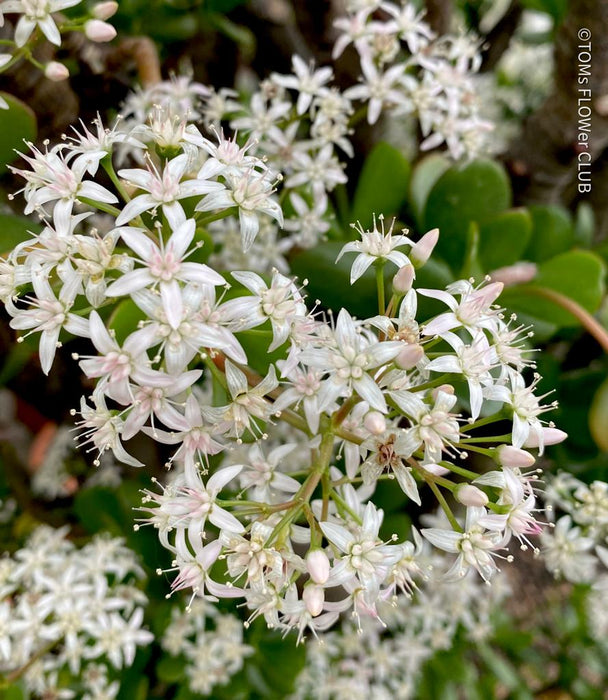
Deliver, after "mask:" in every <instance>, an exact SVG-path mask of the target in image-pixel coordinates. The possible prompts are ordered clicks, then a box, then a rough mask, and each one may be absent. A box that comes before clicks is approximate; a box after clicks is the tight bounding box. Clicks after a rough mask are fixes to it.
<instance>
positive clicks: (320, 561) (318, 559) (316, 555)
mask: <svg viewBox="0 0 608 700" xmlns="http://www.w3.org/2000/svg"><path fill="white" fill-rule="evenodd" d="M306 570H307V571H308V573H309V574H310V578H311V579H312V580H313V581H314V582H315V583H321V584H323V583H325V582H326V581H327V579H328V578H329V559H328V558H327V554H325V552H324V551H323V550H322V549H313V550H312V551H311V552H308V554H307V555H306Z"/></svg>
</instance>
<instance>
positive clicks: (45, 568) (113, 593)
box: [0, 526, 153, 697]
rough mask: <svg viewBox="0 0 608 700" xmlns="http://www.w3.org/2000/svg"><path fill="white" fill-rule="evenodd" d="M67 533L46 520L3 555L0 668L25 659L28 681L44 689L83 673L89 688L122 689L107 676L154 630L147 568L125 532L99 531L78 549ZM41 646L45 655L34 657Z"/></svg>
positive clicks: (54, 689)
mask: <svg viewBox="0 0 608 700" xmlns="http://www.w3.org/2000/svg"><path fill="white" fill-rule="evenodd" d="M67 534H68V529H67V528H62V529H60V530H54V529H53V528H51V527H48V526H40V527H38V528H37V529H36V530H34V532H33V533H32V535H31V536H30V538H29V540H28V541H27V543H26V544H25V546H24V547H22V548H21V549H18V550H17V551H16V552H15V553H14V555H12V556H10V557H5V558H4V559H2V565H3V572H2V586H1V587H0V592H1V596H0V629H1V631H2V634H1V635H0V671H1V672H2V673H7V674H8V673H10V672H11V671H13V672H14V671H15V670H18V669H20V668H21V667H23V666H24V665H25V666H26V668H25V672H24V674H23V678H24V681H25V684H26V686H27V688H28V689H30V690H31V691H32V692H34V693H36V694H37V695H40V696H45V695H48V696H51V697H56V696H55V693H59V692H61V693H65V692H69V689H70V686H73V683H74V682H75V679H76V678H77V677H79V676H81V677H82V678H83V679H84V683H85V687H86V689H87V691H88V692H91V693H100V694H101V693H102V692H105V693H107V694H108V695H107V697H115V694H116V692H117V691H118V683H115V682H114V683H112V682H111V681H110V679H108V677H107V676H108V675H109V674H110V673H111V672H112V669H121V668H124V667H128V666H130V665H131V664H132V663H133V659H134V658H135V654H136V651H137V647H138V646H142V645H146V644H148V643H149V642H150V641H151V640H152V638H153V636H152V634H151V633H150V632H148V631H147V630H146V629H144V628H143V627H142V621H143V612H144V607H143V606H145V604H146V602H147V599H146V596H145V595H144V594H143V593H142V592H141V591H140V590H139V588H138V587H137V582H138V580H139V579H141V578H142V577H143V571H142V569H141V566H140V564H139V563H138V561H137V558H136V556H135V554H134V553H133V552H132V551H131V550H129V549H127V547H126V546H125V545H124V542H123V541H122V540H121V539H117V538H112V537H109V536H106V535H97V536H96V537H95V538H93V539H92V540H91V541H90V542H89V543H88V544H86V545H84V547H82V548H81V549H78V548H77V547H76V546H75V545H74V544H72V543H71V542H70V541H69V540H68V539H67ZM33 654H35V655H36V657H39V658H40V661H41V663H35V664H30V663H29V661H30V658H31V657H32V655H33ZM93 669H95V670H96V671H97V673H95V674H93V673H91V682H90V685H89V682H88V681H87V678H88V672H89V671H91V672H92V671H93ZM93 676H95V677H96V680H95V681H93ZM58 678H60V679H61V680H58ZM70 679H71V680H70ZM59 697H63V696H59ZM70 697H71V695H70Z"/></svg>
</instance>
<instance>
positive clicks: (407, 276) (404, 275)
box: [393, 265, 416, 294]
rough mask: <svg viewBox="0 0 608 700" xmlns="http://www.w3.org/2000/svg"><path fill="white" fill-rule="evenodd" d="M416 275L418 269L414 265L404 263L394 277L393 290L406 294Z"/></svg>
mask: <svg viewBox="0 0 608 700" xmlns="http://www.w3.org/2000/svg"><path fill="white" fill-rule="evenodd" d="M415 277H416V270H415V269H414V266H413V265H404V266H403V267H401V268H399V270H398V272H397V274H396V275H395V276H394V277H393V290H394V291H395V294H406V293H407V292H409V291H410V289H411V288H412V284H413V282H414V279H415Z"/></svg>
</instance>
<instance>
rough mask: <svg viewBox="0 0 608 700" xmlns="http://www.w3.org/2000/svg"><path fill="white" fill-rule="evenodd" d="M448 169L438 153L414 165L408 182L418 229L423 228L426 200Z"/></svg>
mask: <svg viewBox="0 0 608 700" xmlns="http://www.w3.org/2000/svg"><path fill="white" fill-rule="evenodd" d="M449 167H450V161H449V160H448V159H447V158H446V157H445V156H442V155H441V154H439V153H432V154H431V155H429V156H426V158H423V159H422V160H421V161H420V162H419V163H417V164H416V167H415V168H414V170H413V172H412V179H411V180H410V205H411V207H412V209H413V210H414V215H415V216H416V220H417V221H418V224H419V226H420V228H423V227H424V210H425V207H426V200H427V199H428V196H429V194H430V192H431V190H432V189H433V186H434V185H435V183H436V182H437V180H439V178H440V177H441V176H442V175H443V173H445V171H446V170H448V169H449Z"/></svg>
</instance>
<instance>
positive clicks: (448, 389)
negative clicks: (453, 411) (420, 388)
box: [431, 384, 454, 401]
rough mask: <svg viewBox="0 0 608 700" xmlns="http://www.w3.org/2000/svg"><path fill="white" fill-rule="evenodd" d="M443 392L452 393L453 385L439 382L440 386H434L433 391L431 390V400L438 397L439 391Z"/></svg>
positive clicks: (435, 399)
mask: <svg viewBox="0 0 608 700" xmlns="http://www.w3.org/2000/svg"><path fill="white" fill-rule="evenodd" d="M440 392H443V393H444V394H450V395H452V396H453V395H454V387H453V386H452V385H451V384H441V386H436V387H435V388H434V389H433V391H431V396H432V397H433V401H437V399H438V398H439V393H440Z"/></svg>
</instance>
